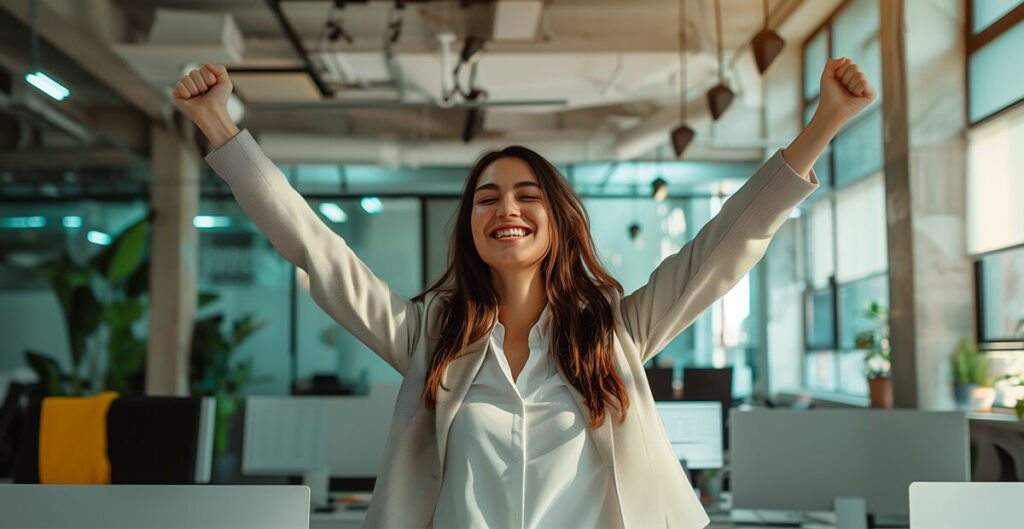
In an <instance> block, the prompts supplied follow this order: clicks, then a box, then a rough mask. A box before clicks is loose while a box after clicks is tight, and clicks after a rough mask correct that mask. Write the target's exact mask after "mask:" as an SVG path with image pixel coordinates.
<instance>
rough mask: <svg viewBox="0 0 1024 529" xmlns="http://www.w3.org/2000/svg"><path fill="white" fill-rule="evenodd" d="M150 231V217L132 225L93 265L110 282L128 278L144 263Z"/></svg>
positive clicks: (98, 256)
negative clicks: (144, 253)
mask: <svg viewBox="0 0 1024 529" xmlns="http://www.w3.org/2000/svg"><path fill="white" fill-rule="evenodd" d="M148 231H149V216H148V215H147V216H146V217H143V218H142V219H140V220H139V221H137V222H136V223H135V224H132V225H131V226H129V227H128V228H126V229H125V230H124V231H122V232H121V234H120V235H118V236H117V238H116V239H114V241H113V243H112V244H111V245H110V246H108V247H107V248H108V249H107V250H104V251H103V252H102V253H100V254H99V255H97V256H96V257H95V258H94V259H93V261H92V262H91V264H92V265H93V266H94V267H95V268H96V269H97V270H101V271H103V274H104V275H105V276H106V277H107V279H108V280H110V281H116V280H118V279H122V278H125V277H128V276H129V275H130V274H131V273H132V272H133V271H135V268H136V267H138V266H139V263H140V262H141V261H142V256H143V251H144V250H145V247H146V236H147V234H148Z"/></svg>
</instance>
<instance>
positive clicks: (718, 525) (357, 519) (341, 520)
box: [309, 492, 830, 529]
mask: <svg viewBox="0 0 1024 529" xmlns="http://www.w3.org/2000/svg"><path fill="white" fill-rule="evenodd" d="M339 496H356V497H358V498H360V499H361V498H366V499H369V497H370V495H369V494H368V493H365V492H361V493H344V492H340V493H331V497H332V498H337V497H339ZM726 497H728V493H726ZM726 501H728V500H726ZM708 516H709V517H710V518H711V524H709V525H708V527H707V529H756V528H768V527H771V528H776V529H777V528H778V527H779V526H778V525H771V524H760V523H756V522H734V521H733V520H732V519H731V518H730V513H729V511H728V510H724V509H721V508H712V509H711V510H709V512H708ZM365 517H366V509H362V510H347V509H345V508H344V506H343V505H342V504H339V507H338V509H336V510H335V511H334V512H331V513H316V512H311V513H310V514H309V528H310V529H357V528H359V527H361V526H362V523H363V519H364V518H365ZM800 527H801V529H828V528H829V527H830V526H829V525H828V524H823V523H815V522H808V523H805V524H803V525H801V526H800Z"/></svg>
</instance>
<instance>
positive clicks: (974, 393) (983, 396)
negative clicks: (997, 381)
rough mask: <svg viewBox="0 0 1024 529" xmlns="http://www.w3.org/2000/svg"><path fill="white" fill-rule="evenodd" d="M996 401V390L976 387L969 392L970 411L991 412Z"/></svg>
mask: <svg viewBox="0 0 1024 529" xmlns="http://www.w3.org/2000/svg"><path fill="white" fill-rule="evenodd" d="M995 401H996V388H986V387H977V388H974V389H973V390H971V411H982V412H988V411H992V403H993V402H995Z"/></svg>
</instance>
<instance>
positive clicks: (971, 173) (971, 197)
mask: <svg viewBox="0 0 1024 529" xmlns="http://www.w3.org/2000/svg"><path fill="white" fill-rule="evenodd" d="M968 6H969V9H968V16H969V18H970V19H971V20H969V24H968V31H967V36H966V40H967V114H968V118H969V120H970V127H969V128H968V131H967V251H968V253H970V254H971V255H973V256H974V260H975V279H976V282H975V284H976V292H975V296H976V297H975V299H976V301H977V303H976V307H977V311H978V315H977V316H978V322H977V326H976V327H977V333H978V336H977V341H978V343H979V346H980V347H981V349H983V350H986V351H988V353H989V358H990V359H991V361H992V362H991V363H992V370H993V372H994V373H995V374H997V375H1001V374H1006V375H1021V374H1024V373H1022V371H1024V290H1022V289H1024V286H1022V285H1024V212H1022V208H1021V204H1022V203H1024V179H1022V178H1021V174H1022V172H1024V154H1022V153H1021V149H1020V145H1022V142H1024V70H1021V68H1020V67H1019V65H1020V62H1021V59H1024V52H1022V51H1021V50H1024V2H1021V1H1020V0H969V1H968ZM1001 382H1003V383H1005V382H1006V381H1001ZM999 387H1000V383H997V388H999ZM1004 397H1005V396H1004ZM997 404H1001V405H1004V406H1012V405H1014V404H1015V402H1014V401H1013V399H1007V398H1004V399H1003V400H1002V401H1000V402H997Z"/></svg>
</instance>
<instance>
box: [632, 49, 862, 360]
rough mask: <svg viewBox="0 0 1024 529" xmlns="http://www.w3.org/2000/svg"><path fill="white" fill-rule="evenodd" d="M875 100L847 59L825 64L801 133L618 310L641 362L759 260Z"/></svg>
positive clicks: (659, 267)
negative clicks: (836, 139) (836, 140)
mask: <svg viewBox="0 0 1024 529" xmlns="http://www.w3.org/2000/svg"><path fill="white" fill-rule="evenodd" d="M874 99H875V91H874V89H873V88H872V87H871V84H870V83H869V82H868V81H867V78H866V77H864V74H863V73H861V71H860V69H859V68H858V67H857V65H856V64H854V63H853V62H852V61H850V60H849V59H832V60H830V61H828V63H827V64H826V66H825V71H824V72H823V73H822V77H821V100H820V103H819V105H818V109H817V111H816V112H815V114H814V117H813V118H812V119H811V121H810V123H808V125H807V127H806V128H805V129H804V130H803V131H802V132H801V133H800V134H799V135H798V136H797V137H796V139H794V140H793V142H792V143H791V144H790V145H789V146H788V147H786V149H785V150H780V151H778V152H776V153H775V155H774V156H772V157H771V158H770V159H769V160H768V161H767V162H765V164H764V165H762V166H761V168H760V169H758V170H757V172H755V173H754V175H753V176H752V177H751V178H750V180H748V181H747V183H746V184H744V185H743V187H741V188H740V189H739V190H738V191H737V192H736V193H734V194H733V195H732V196H731V197H729V199H728V200H726V201H725V204H723V205H722V209H721V211H719V213H718V214H717V215H715V217H714V218H713V219H711V220H710V221H709V222H708V223H707V224H706V225H705V226H704V227H703V228H702V229H701V230H700V232H699V233H697V236H696V237H694V238H693V240H692V241H690V242H688V243H687V244H686V245H685V246H683V248H682V249H680V250H679V252H677V253H676V254H675V255H672V256H670V257H668V258H667V259H665V260H664V261H663V262H662V263H661V264H660V265H658V268H657V269H655V270H654V272H653V273H652V274H651V277H650V279H649V280H648V282H647V284H646V285H644V286H643V287H641V288H639V289H638V290H637V291H636V292H634V293H632V294H630V295H628V296H626V297H625V298H624V299H623V301H622V304H621V305H620V311H621V313H622V318H623V321H624V322H625V325H626V328H627V330H628V331H629V333H630V335H631V336H632V338H633V341H634V342H635V343H636V344H637V346H638V348H639V350H640V355H641V360H642V361H644V362H646V361H647V360H649V359H650V358H652V357H653V356H654V355H656V354H657V353H658V352H659V351H661V350H662V349H663V348H664V347H665V346H666V345H668V343H669V342H670V341H671V340H672V339H673V338H675V337H676V336H677V335H678V334H679V333H680V332H682V331H683V329H685V328H686V327H688V326H689V325H690V324H691V323H693V321H694V320H696V319H697V317H698V316H700V314H701V313H702V312H704V310H706V309H707V308H708V307H709V306H710V305H711V304H712V303H714V302H715V300H717V299H719V298H721V297H722V296H724V295H725V294H726V293H727V292H728V291H729V290H730V289H732V287H733V286H735V285H736V283H738V282H739V280H740V279H742V278H743V276H744V274H746V273H747V272H749V271H750V269H751V268H753V266H754V265H755V264H756V263H757V262H758V261H759V260H760V259H761V257H762V256H764V252H765V250H767V248H768V243H769V242H770V241H771V238H772V236H773V235H774V234H775V231H776V230H778V229H779V227H780V226H781V225H782V223H783V222H785V220H786V218H787V217H788V216H789V213H790V211H791V210H792V209H793V208H794V207H796V206H797V205H798V204H799V203H800V202H802V201H803V200H804V199H805V198H807V196H808V195H810V194H811V193H812V192H813V191H814V190H815V189H816V188H817V187H818V180H817V177H816V176H815V174H814V170H813V169H812V167H813V165H814V162H815V161H817V159H818V157H819V156H821V153H822V152H823V151H824V149H825V146H826V145H828V143H829V142H830V141H831V140H832V137H833V136H835V134H836V132H837V131H838V130H839V129H840V128H841V127H842V126H843V124H845V123H846V122H847V121H848V120H849V119H850V118H852V117H853V116H855V115H857V113H858V112H860V111H861V110H863V109H864V108H866V107H867V106H868V105H869V104H870V103H871V101H872V100H874Z"/></svg>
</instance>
